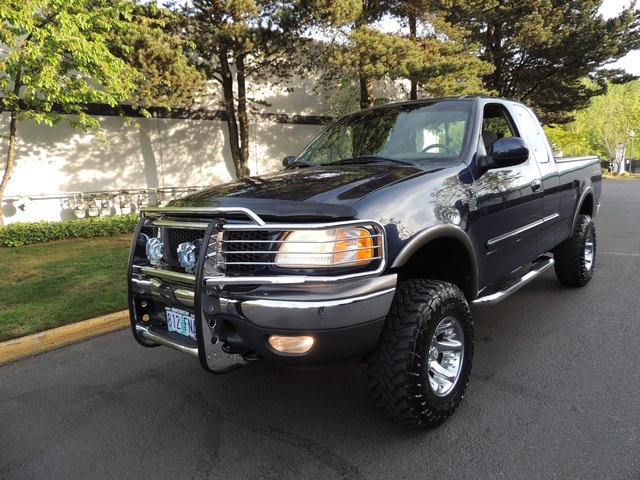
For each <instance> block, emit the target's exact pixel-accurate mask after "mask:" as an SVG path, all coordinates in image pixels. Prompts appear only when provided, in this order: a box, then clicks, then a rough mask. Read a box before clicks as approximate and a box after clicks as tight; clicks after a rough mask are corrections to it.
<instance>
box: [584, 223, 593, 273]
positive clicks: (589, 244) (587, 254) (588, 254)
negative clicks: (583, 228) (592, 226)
mask: <svg viewBox="0 0 640 480" xmlns="http://www.w3.org/2000/svg"><path fill="white" fill-rule="evenodd" d="M594 251H595V248H594V244H593V233H592V232H591V230H589V232H587V236H586V238H585V241H584V268H585V270H587V271H589V270H591V268H592V267H593V256H594Z"/></svg>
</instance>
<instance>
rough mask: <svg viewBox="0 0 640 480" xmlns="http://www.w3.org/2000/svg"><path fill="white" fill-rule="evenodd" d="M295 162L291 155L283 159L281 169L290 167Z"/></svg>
mask: <svg viewBox="0 0 640 480" xmlns="http://www.w3.org/2000/svg"><path fill="white" fill-rule="evenodd" d="M295 161H296V157H295V156H294V155H291V156H288V157H284V160H282V166H283V167H288V166H289V165H291V164H292V163H293V162H295Z"/></svg>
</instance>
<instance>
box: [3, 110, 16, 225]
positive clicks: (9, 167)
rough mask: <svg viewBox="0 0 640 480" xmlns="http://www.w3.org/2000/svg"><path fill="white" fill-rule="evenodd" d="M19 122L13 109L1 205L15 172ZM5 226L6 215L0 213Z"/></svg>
mask: <svg viewBox="0 0 640 480" xmlns="http://www.w3.org/2000/svg"><path fill="white" fill-rule="evenodd" d="M17 124H18V112H17V111H16V110H11V119H10V120H9V149H8V151H7V164H6V165H5V167H4V175H3V176H2V182H1V183H0V205H1V204H2V200H3V199H4V191H5V190H6V189H7V184H8V183H9V180H11V174H12V173H13V162H14V159H15V152H16V127H17ZM3 226H4V216H3V215H0V227H3Z"/></svg>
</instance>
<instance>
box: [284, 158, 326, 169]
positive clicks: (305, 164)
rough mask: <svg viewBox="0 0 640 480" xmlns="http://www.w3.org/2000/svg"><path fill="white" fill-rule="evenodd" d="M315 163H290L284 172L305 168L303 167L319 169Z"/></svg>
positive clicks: (301, 161)
mask: <svg viewBox="0 0 640 480" xmlns="http://www.w3.org/2000/svg"><path fill="white" fill-rule="evenodd" d="M319 166H320V165H318V164H317V163H313V162H308V161H307V160H296V161H295V162H291V163H290V164H289V165H287V166H286V167H284V168H285V170H289V169H293V168H305V167H319Z"/></svg>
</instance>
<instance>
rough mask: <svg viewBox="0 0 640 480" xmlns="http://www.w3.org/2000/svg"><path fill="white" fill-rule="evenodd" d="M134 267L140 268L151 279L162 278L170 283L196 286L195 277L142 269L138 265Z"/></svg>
mask: <svg viewBox="0 0 640 480" xmlns="http://www.w3.org/2000/svg"><path fill="white" fill-rule="evenodd" d="M134 267H137V268H139V269H140V271H141V272H142V273H143V274H144V275H147V276H149V277H155V278H161V279H162V280H168V281H170V282H178V283H186V284H188V285H195V284H196V277H195V276H194V275H189V274H186V273H178V272H171V271H169V270H160V269H156V268H150V267H140V266H137V265H134Z"/></svg>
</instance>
